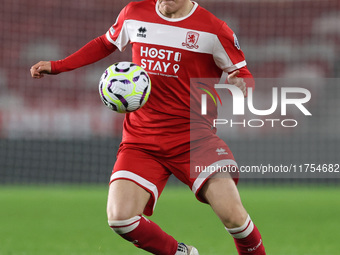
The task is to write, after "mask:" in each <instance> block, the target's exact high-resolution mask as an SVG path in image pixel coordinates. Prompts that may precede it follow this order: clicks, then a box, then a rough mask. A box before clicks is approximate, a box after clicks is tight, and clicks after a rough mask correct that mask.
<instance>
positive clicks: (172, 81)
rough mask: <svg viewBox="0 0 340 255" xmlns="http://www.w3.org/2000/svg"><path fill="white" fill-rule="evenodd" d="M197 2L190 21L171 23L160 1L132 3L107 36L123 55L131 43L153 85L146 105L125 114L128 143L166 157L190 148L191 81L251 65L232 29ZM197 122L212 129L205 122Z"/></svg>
mask: <svg viewBox="0 0 340 255" xmlns="http://www.w3.org/2000/svg"><path fill="white" fill-rule="evenodd" d="M193 3H194V7H193V9H192V10H191V12H190V13H189V14H188V15H187V16H186V17H182V18H178V19H169V18H166V17H165V16H163V15H162V14H161V13H160V12H159V10H158V1H156V0H145V1H140V2H131V3H129V4H128V5H127V6H126V7H125V8H124V9H123V10H122V11H121V13H120V14H119V16H118V18H117V20H116V23H115V24H114V25H113V26H112V27H111V28H110V29H109V31H108V32H107V33H106V39H107V41H108V42H110V43H112V44H114V45H115V46H116V47H117V48H118V49H119V50H120V51H122V50H124V48H125V47H126V45H127V44H128V43H131V44H132V52H133V59H132V61H133V62H134V63H136V64H138V65H140V66H141V67H142V68H144V69H145V70H146V71H147V72H148V74H149V75H150V78H151V81H152V89H151V94H150V97H149V100H148V102H147V103H146V104H145V106H143V107H142V108H141V109H139V110H138V111H136V112H132V113H128V114H126V117H125V121H124V131H123V140H122V143H123V144H134V145H136V146H138V147H140V148H144V149H147V150H151V151H154V152H156V153H157V152H158V153H160V154H161V155H164V156H166V155H168V156H171V155H174V154H176V153H181V152H182V150H183V148H187V149H188V148H189V147H186V146H187V145H188V144H189V142H190V139H189V137H190V132H189V130H190V79H191V78H217V79H218V78H220V77H221V75H222V73H223V70H224V71H226V72H232V71H234V70H236V69H239V68H242V67H244V66H246V61H245V58H244V54H243V52H242V51H241V50H240V47H239V44H238V41H237V38H236V36H235V34H234V33H233V31H232V30H231V29H230V28H229V27H228V26H227V24H226V23H225V22H224V21H222V20H220V19H218V18H217V17H215V16H214V15H213V14H211V13H210V12H208V11H207V10H205V9H204V8H202V7H200V6H199V5H198V4H197V3H195V2H193ZM198 115H199V114H198ZM196 121H198V122H200V121H202V124H203V125H204V126H206V127H207V130H208V131H209V130H210V129H209V128H210V127H209V126H207V125H206V123H204V122H205V120H204V119H203V118H202V120H200V119H199V118H198V119H197V120H196ZM209 132H211V131H209ZM183 146H184V147H183Z"/></svg>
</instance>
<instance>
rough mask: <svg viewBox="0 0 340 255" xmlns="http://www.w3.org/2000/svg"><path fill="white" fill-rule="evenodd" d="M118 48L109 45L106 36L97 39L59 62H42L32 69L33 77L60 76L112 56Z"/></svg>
mask: <svg viewBox="0 0 340 255" xmlns="http://www.w3.org/2000/svg"><path fill="white" fill-rule="evenodd" d="M116 49H117V48H116V47H115V46H114V45H113V44H111V43H109V42H108V41H107V39H106V35H102V36H100V37H97V38H95V39H93V40H92V41H90V42H89V43H87V44H86V45H85V46H84V47H82V48H81V49H80V50H78V51H77V52H75V53H73V54H71V55H70V56H68V57H67V58H65V59H62V60H58V61H40V62H38V63H36V64H35V65H33V66H32V67H31V70H30V71H31V76H32V77H33V78H36V79H40V78H42V77H44V74H58V73H62V72H67V71H71V70H74V69H76V68H79V67H82V66H85V65H89V64H92V63H94V62H97V61H99V60H101V59H103V58H105V57H106V56H108V55H110V54H111V53H112V52H114V51H115V50H116Z"/></svg>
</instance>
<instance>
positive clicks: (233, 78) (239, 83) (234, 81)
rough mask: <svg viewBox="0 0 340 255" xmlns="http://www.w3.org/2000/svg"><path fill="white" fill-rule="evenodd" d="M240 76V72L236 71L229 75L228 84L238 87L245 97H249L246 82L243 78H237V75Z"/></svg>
mask: <svg viewBox="0 0 340 255" xmlns="http://www.w3.org/2000/svg"><path fill="white" fill-rule="evenodd" d="M239 74H240V71H239V70H236V71H234V72H232V73H231V74H229V75H228V82H229V84H231V85H235V86H236V87H238V88H239V89H240V90H241V91H242V92H243V95H244V96H246V95H247V86H246V83H245V82H244V80H243V78H239V77H237V75H239Z"/></svg>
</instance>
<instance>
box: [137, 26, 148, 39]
mask: <svg viewBox="0 0 340 255" xmlns="http://www.w3.org/2000/svg"><path fill="white" fill-rule="evenodd" d="M146 32H147V30H146V28H145V27H140V28H138V32H137V37H142V38H146Z"/></svg>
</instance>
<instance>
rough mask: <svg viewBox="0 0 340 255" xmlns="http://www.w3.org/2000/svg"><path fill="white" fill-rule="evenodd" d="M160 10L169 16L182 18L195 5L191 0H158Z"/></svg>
mask: <svg viewBox="0 0 340 255" xmlns="http://www.w3.org/2000/svg"><path fill="white" fill-rule="evenodd" d="M158 3H159V11H160V12H161V13H162V14H163V15H164V16H166V17H168V18H181V17H184V16H186V15H187V14H189V12H190V11H191V9H192V7H193V3H192V2H191V0H158Z"/></svg>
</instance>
